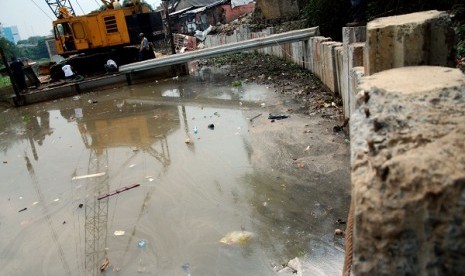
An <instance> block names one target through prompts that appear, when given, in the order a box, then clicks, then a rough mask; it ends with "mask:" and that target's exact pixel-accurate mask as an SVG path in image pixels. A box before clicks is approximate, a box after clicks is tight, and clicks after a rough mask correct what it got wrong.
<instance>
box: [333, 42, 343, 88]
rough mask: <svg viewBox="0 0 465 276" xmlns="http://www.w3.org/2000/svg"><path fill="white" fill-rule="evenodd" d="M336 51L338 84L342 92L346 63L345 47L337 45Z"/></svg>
mask: <svg viewBox="0 0 465 276" xmlns="http://www.w3.org/2000/svg"><path fill="white" fill-rule="evenodd" d="M334 51H335V53H336V85H337V90H338V91H339V93H341V92H342V90H341V89H342V87H341V83H342V67H343V65H344V54H343V53H344V47H343V46H337V47H335V48H334Z"/></svg>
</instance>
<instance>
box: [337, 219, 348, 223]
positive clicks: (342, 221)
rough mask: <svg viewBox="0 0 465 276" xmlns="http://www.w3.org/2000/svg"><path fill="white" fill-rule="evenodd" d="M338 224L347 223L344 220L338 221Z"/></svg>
mask: <svg viewBox="0 0 465 276" xmlns="http://www.w3.org/2000/svg"><path fill="white" fill-rule="evenodd" d="M336 223H337V224H346V221H344V220H342V219H337V220H336Z"/></svg>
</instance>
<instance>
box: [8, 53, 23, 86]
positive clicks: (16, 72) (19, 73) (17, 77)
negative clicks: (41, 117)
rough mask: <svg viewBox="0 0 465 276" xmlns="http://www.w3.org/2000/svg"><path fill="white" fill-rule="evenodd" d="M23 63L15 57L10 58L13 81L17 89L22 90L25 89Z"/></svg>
mask: <svg viewBox="0 0 465 276" xmlns="http://www.w3.org/2000/svg"><path fill="white" fill-rule="evenodd" d="M23 67H24V64H23V63H22V62H21V61H19V60H18V59H16V57H12V58H11V63H10V69H11V74H12V77H13V80H14V82H15V83H16V85H17V86H18V89H19V91H21V92H22V91H24V90H26V89H27V85H26V77H25V74H24V69H23Z"/></svg>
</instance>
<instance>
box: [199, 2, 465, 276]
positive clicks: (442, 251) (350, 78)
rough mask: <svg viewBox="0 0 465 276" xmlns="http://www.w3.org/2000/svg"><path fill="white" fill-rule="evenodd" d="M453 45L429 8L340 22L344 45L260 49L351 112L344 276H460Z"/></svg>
mask: <svg viewBox="0 0 465 276" xmlns="http://www.w3.org/2000/svg"><path fill="white" fill-rule="evenodd" d="M269 32H272V30H271V29H270V30H267V31H265V32H262V33H258V34H250V35H252V36H263V35H267V33H269ZM248 35H249V34H247V35H245V36H248ZM211 41H212V40H211ZM207 45H208V44H207ZM209 45H212V46H213V45H217V44H209ZM453 47H454V42H453V31H452V29H451V27H450V20H449V17H448V15H447V14H446V13H444V12H438V11H427V12H421V13H413V14H409V15H402V16H395V17H386V18H380V19H377V20H375V21H372V22H369V23H368V25H367V27H366V28H365V27H357V28H343V42H342V43H339V42H334V41H331V39H330V38H326V37H321V36H315V37H312V38H310V39H309V40H308V41H303V42H298V43H292V44H290V45H281V46H274V47H268V48H265V49H261V50H260V52H262V53H265V54H271V55H276V56H278V57H283V58H285V59H286V60H292V61H294V62H295V63H297V64H299V65H301V66H302V67H303V68H305V69H308V70H310V71H311V72H312V73H313V74H315V75H316V76H318V77H319V78H320V79H321V81H322V82H323V83H324V84H325V85H326V86H327V87H328V88H329V89H331V91H333V92H334V93H339V94H340V95H341V97H342V100H343V105H344V115H345V117H347V118H349V117H350V135H351V168H352V206H353V209H354V210H353V213H352V215H353V220H352V219H350V220H349V221H353V227H352V229H353V234H352V236H349V237H351V238H352V239H351V241H353V243H352V244H353V255H352V260H353V266H352V270H351V271H346V272H345V274H344V275H349V274H351V272H352V273H353V274H354V275H465V266H464V265H463V264H464V263H465V236H464V235H463V233H464V232H465V142H464V141H465V124H464V122H465V113H464V110H465V75H464V74H463V73H462V72H461V71H460V70H458V69H452V68H448V67H453V65H454V64H453V57H454V49H453ZM424 65H428V66H424ZM439 66H442V67H439ZM351 218H352V216H351ZM348 244H351V243H350V241H348Z"/></svg>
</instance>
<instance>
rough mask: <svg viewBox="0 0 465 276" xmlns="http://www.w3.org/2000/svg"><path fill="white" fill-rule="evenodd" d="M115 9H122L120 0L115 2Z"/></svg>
mask: <svg viewBox="0 0 465 276" xmlns="http://www.w3.org/2000/svg"><path fill="white" fill-rule="evenodd" d="M113 9H115V10H117V9H121V4H120V3H119V0H116V1H114V2H113Z"/></svg>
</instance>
